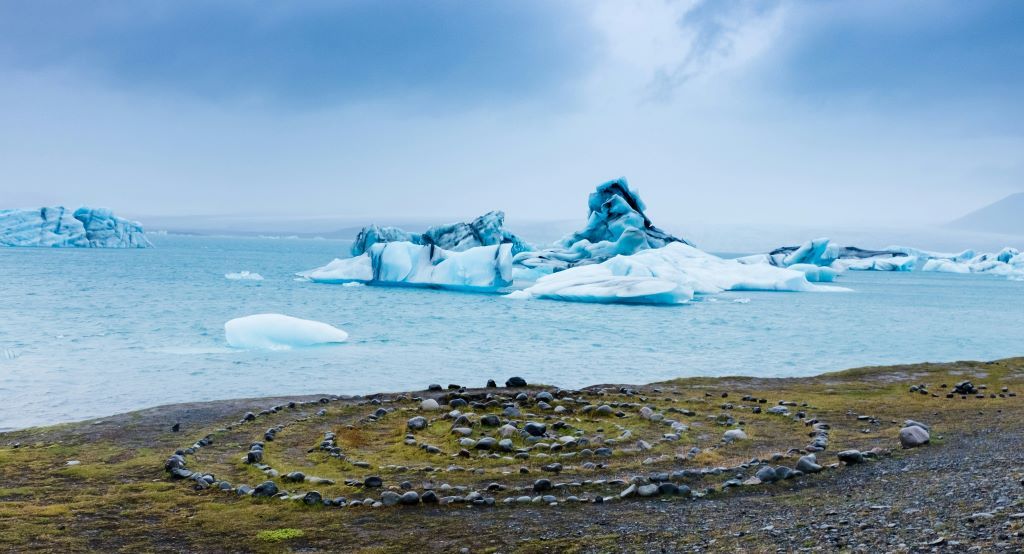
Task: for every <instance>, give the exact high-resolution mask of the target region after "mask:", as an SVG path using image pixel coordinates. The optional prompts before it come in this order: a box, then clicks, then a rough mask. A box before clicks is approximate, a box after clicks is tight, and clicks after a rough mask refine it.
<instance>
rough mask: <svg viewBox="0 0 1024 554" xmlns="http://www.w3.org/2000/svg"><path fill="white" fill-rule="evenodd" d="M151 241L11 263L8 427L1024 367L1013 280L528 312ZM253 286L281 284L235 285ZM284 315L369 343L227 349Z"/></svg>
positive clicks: (5, 343) (6, 320)
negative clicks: (604, 386) (243, 404)
mask: <svg viewBox="0 0 1024 554" xmlns="http://www.w3.org/2000/svg"><path fill="white" fill-rule="evenodd" d="M150 238H151V240H153V242H154V243H155V246H156V248H152V249H143V250H92V249H90V250H71V249H59V250H51V249H0V300H2V301H0V352H5V353H6V352H11V353H13V356H11V355H7V354H0V428H5V429H10V428H19V427H25V426H29V425H40V424H47V423H55V422H60V421H68V420H74V419H83V418H88V417H99V416H104V415H109V414H112V413H115V412H120V411H126V410H131V409H137V408H143V407H147V406H153V405H156V404H166V403H170V402H183V401H198V400H212V399H218V398H238V397H251V396H263V395H271V394H313V393H335V394H362V393H368V392H378V391H399V390H407V389H413V388H424V387H426V385H427V384H429V383H441V384H447V383H462V384H466V385H483V383H484V381H486V379H488V378H494V379H495V380H498V381H499V382H502V381H504V379H506V378H507V377H509V376H511V375H521V376H523V377H525V378H526V379H527V380H529V381H532V382H546V383H550V384H555V385H561V386H567V387H575V386H582V385H588V384H594V383H636V382H650V381H657V380H663V379H670V378H673V377H680V376H688V375H725V374H733V375H735V374H746V375H763V376H794V375H809V374H814V373H820V372H822V371H829V370H835V369H842V368H846V367H853V366H861V365H869V364H886V363H902V362H919V361H950V360H957V359H970V358H976V359H977V358H982V359H985V358H996V357H1005V356H1012V355H1020V354H1022V352H1021V348H1022V347H1021V344H1022V343H1021V338H1022V334H1021V331H1020V330H1021V329H1024V282H1019V281H1009V280H1007V279H1005V278H998V277H988V276H981V275H958V274H941V273H864V272H850V273H846V274H844V275H842V276H841V277H840V278H839V279H838V281H837V284H839V285H842V286H845V287H849V288H852V289H854V290H855V291H856V292H855V293H854V294H810V293H778V292H746V291H744V292H742V293H724V294H721V295H719V298H717V299H716V298H714V297H711V298H708V299H707V300H705V301H698V302H693V303H691V304H690V305H686V306H677V307H673V308H664V307H657V306H623V305H600V304H593V305H589V304H568V303H562V302H552V301H536V302H516V301H513V300H509V299H507V298H504V297H502V296H497V295H489V294H467V293H456V292H445V291H435V290H422V289H403V288H384V287H340V286H332V285H318V284H316V283H310V282H297V281H294V280H293V274H294V273H295V272H296V271H301V270H303V269H306V268H310V267H316V266H317V265H319V264H322V263H323V260H325V259H331V258H333V257H337V256H343V255H345V253H346V252H348V250H349V247H350V242H348V241H337V240H304V239H293V240H287V241H281V240H272V239H256V238H246V239H241V238H238V239H228V238H203V237H180V236H174V235H169V236H152V237H150ZM243 267H250V268H259V271H260V273H261V274H262V275H263V276H264V277H266V279H265V280H264V281H256V282H252V283H251V286H238V285H239V283H237V282H233V281H229V280H227V279H225V278H224V275H225V274H226V273H230V272H233V271H237V270H238V268H243ZM742 299H750V302H749V303H736V302H734V300H741V301H742ZM710 300H715V301H710ZM264 312H277V313H286V314H290V315H293V316H296V317H301V318H305V319H312V320H318V321H329V322H331V323H332V324H334V325H337V326H338V327H340V328H342V329H344V330H345V331H347V332H348V333H349V340H348V342H347V343H345V345H344V347H340V348H314V349H297V350H291V351H284V352H275V351H247V350H237V349H232V348H228V347H227V344H226V342H225V338H224V322H226V321H228V320H230V319H233V318H236V317H239V316H244V315H249V314H253V313H264Z"/></svg>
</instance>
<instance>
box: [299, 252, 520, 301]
mask: <svg viewBox="0 0 1024 554" xmlns="http://www.w3.org/2000/svg"><path fill="white" fill-rule="evenodd" d="M299 275H300V276H302V277H305V278H307V279H309V280H310V281H313V282H316V283H335V284H339V283H350V282H359V283H366V284H377V285H392V286H419V287H436V288H446V289H455V290H467V291H496V290H499V289H503V288H507V287H509V286H511V285H512V244H511V243H502V244H495V245H490V246H477V247H475V248H470V249H468V250H465V251H462V252H453V251H450V250H444V249H442V248H438V247H437V246H434V245H420V244H413V243H411V242H386V243H376V244H373V245H372V246H370V249H369V250H368V251H367V252H365V253H363V254H360V255H359V256H355V257H352V258H344V259H335V260H334V261H332V262H331V263H329V264H327V265H325V266H323V267H320V268H317V269H313V270H310V271H306V272H303V273H300V274H299Z"/></svg>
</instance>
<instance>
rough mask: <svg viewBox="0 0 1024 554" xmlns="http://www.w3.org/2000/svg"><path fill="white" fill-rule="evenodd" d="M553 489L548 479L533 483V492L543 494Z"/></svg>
mask: <svg viewBox="0 0 1024 554" xmlns="http://www.w3.org/2000/svg"><path fill="white" fill-rule="evenodd" d="M552 488H554V485H552V484H551V481H550V480H548V479H537V480H536V481H534V482H533V492H545V491H549V490H551V489H552Z"/></svg>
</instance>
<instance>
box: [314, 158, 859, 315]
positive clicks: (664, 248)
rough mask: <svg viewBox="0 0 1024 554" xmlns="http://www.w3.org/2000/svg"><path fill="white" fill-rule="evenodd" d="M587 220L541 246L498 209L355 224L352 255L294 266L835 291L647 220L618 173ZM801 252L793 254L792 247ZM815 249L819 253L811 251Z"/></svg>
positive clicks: (618, 293)
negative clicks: (437, 221) (445, 219)
mask: <svg viewBox="0 0 1024 554" xmlns="http://www.w3.org/2000/svg"><path fill="white" fill-rule="evenodd" d="M588 208H589V216H588V219H587V224H586V226H585V227H584V228H583V229H582V230H580V231H577V232H575V233H572V234H570V235H569V236H567V237H565V238H563V239H562V240H559V241H557V242H556V243H555V244H553V245H552V246H551V247H549V248H545V249H540V250H536V249H533V248H532V247H529V245H527V244H526V243H525V242H523V241H521V240H519V239H518V237H516V236H515V235H514V234H512V233H510V232H508V231H507V230H505V229H504V228H503V226H502V224H503V221H504V216H503V214H502V213H501V212H491V213H489V214H485V215H484V216H482V217H480V218H478V219H476V220H474V221H473V222H471V223H458V224H453V225H445V226H440V227H432V228H431V229H429V230H428V231H427V232H426V233H423V234H422V235H411V234H409V233H406V232H405V231H402V230H400V229H395V228H393V227H376V226H370V227H366V228H364V229H363V231H362V232H360V234H359V237H358V238H357V240H356V243H355V245H353V248H352V253H353V257H351V258H345V259H336V260H334V261H332V262H331V263H330V264H327V265H326V266H324V267H321V268H318V269H314V270H311V271H307V272H304V273H300V274H299V275H301V276H303V277H305V278H307V279H309V280H311V281H314V282H319V283H352V282H358V283H366V284H385V285H399V286H421V287H422V286H427V287H440V288H448V289H457V290H473V291H494V292H499V291H504V290H508V289H510V288H511V287H512V286H513V284H514V283H515V285H516V286H517V287H523V288H522V289H521V290H517V291H514V292H512V293H511V294H510V296H511V297H513V298H547V299H556V300H567V301H574V302H598V303H624V304H681V303H686V302H689V301H691V300H693V299H694V297H695V295H703V294H715V293H719V292H722V291H726V290H779V291H816V290H844V289H839V288H838V287H826V286H821V285H815V284H813V283H811V282H810V281H809V280H808V276H810V277H811V278H812V279H813V280H816V281H822V282H824V281H830V280H832V279H834V278H835V275H834V272H831V271H830V270H825V269H820V270H816V271H815V272H813V274H811V272H810V271H807V270H805V271H797V270H791V269H786V268H784V267H777V264H776V265H773V264H771V263H769V262H768V258H767V257H764V258H763V259H762V260H761V263H752V261H750V260H747V261H746V262H741V261H737V260H726V259H723V258H719V257H717V256H713V255H711V254H708V253H707V252H703V251H701V250H699V249H697V248H696V247H695V246H693V245H692V244H691V243H690V242H689V241H687V240H685V239H682V238H679V237H675V236H673V235H670V234H669V233H667V232H665V231H663V230H661V229H659V228H658V227H656V226H655V225H654V224H653V223H652V222H651V220H650V218H648V217H647V215H646V213H645V210H646V206H645V205H644V203H643V201H642V200H640V196H639V195H638V194H637V193H636V191H634V190H632V189H630V187H629V184H628V183H627V182H626V180H625V179H624V178H620V179H615V180H612V181H608V182H606V183H603V184H601V185H600V186H598V187H597V189H596V190H595V191H594V192H593V193H592V194H591V195H590V197H589V201H588ZM801 256H802V255H801ZM819 257H820V256H819Z"/></svg>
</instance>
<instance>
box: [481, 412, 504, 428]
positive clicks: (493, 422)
mask: <svg viewBox="0 0 1024 554" xmlns="http://www.w3.org/2000/svg"><path fill="white" fill-rule="evenodd" d="M480 425H483V426H484V427H497V426H499V425H501V419H499V418H498V416H496V415H494V414H488V415H485V416H484V417H482V418H480Z"/></svg>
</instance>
